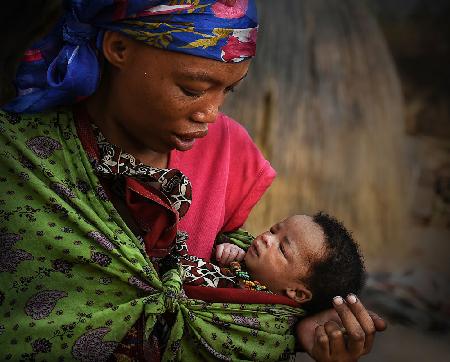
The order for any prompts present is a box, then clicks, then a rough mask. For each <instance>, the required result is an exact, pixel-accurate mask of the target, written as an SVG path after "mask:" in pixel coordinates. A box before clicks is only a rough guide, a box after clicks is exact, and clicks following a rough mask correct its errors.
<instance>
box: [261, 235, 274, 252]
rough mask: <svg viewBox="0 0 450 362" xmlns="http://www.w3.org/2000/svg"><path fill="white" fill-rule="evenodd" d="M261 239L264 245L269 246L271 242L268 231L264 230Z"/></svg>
mask: <svg viewBox="0 0 450 362" xmlns="http://www.w3.org/2000/svg"><path fill="white" fill-rule="evenodd" d="M262 240H263V241H264V244H266V247H268V248H269V247H270V246H271V245H272V243H273V240H272V234H271V233H270V232H265V233H264V234H263V236H262Z"/></svg>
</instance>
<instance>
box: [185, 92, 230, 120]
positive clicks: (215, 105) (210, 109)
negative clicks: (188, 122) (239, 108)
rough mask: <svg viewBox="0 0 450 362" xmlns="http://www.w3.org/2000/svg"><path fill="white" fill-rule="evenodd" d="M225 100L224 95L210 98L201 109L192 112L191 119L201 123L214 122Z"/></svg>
mask: <svg viewBox="0 0 450 362" xmlns="http://www.w3.org/2000/svg"><path fill="white" fill-rule="evenodd" d="M223 100H224V99H223V96H215V97H214V98H210V99H208V100H207V101H206V102H205V103H204V104H203V105H202V107H201V108H200V109H199V110H197V111H196V112H194V113H193V114H192V116H191V119H192V120H193V121H194V122H199V123H214V122H215V121H216V118H217V116H218V114H219V109H220V107H221V106H222V103H223Z"/></svg>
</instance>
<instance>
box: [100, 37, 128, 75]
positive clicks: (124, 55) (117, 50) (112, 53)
mask: <svg viewBox="0 0 450 362" xmlns="http://www.w3.org/2000/svg"><path fill="white" fill-rule="evenodd" d="M132 49H133V41H132V40H131V39H130V38H128V37H127V36H125V35H123V34H121V33H118V32H116V31H109V30H108V31H106V32H105V35H104V36H103V56H104V57H105V59H106V60H107V61H108V63H110V64H111V65H113V66H115V67H117V68H122V67H123V66H124V64H126V62H127V61H128V59H130V56H131V53H132Z"/></svg>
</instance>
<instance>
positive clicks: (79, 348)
mask: <svg viewBox="0 0 450 362" xmlns="http://www.w3.org/2000/svg"><path fill="white" fill-rule="evenodd" d="M0 140H1V149H0V165H1V166H0V360H2V361H5V360H13V361H18V360H38V361H44V360H47V361H57V360H66V361H67V360H79V361H106V360H108V358H109V357H110V355H111V353H112V352H113V351H114V350H115V348H116V346H117V344H118V342H120V341H121V340H122V339H123V337H124V336H125V335H126V333H127V331H128V330H129V329H130V328H131V327H132V326H133V324H134V323H135V322H136V321H137V319H138V318H139V317H140V316H141V315H142V314H144V316H145V319H146V334H147V336H148V335H149V334H150V332H151V331H152V328H153V326H154V324H155V321H156V316H157V315H159V314H163V313H165V312H171V313H173V315H174V320H175V322H174V324H173V327H172V329H171V332H170V337H169V341H168V345H167V348H166V351H165V353H164V355H163V360H164V361H172V360H183V361H197V360H233V361H238V360H257V361H262V360H265V361H273V360H284V359H288V358H289V354H290V353H292V351H293V349H294V338H293V336H292V335H291V334H290V333H291V332H292V330H291V328H292V326H293V323H294V322H295V319H296V317H298V316H301V315H302V313H303V312H302V310H301V309H297V308H291V307H288V306H283V305H264V304H243V305H240V304H226V305H224V304H223V303H207V302H204V301H200V300H193V299H188V298H186V297H185V296H184V293H183V292H182V282H181V278H180V273H179V270H178V269H171V270H169V271H168V272H166V274H164V275H163V276H162V277H159V276H158V274H157V272H156V271H155V269H154V267H153V265H152V263H151V262H150V260H149V258H148V256H147V254H146V253H145V251H144V247H143V246H142V245H141V243H140V242H139V240H138V239H137V238H136V237H135V235H134V234H133V233H132V232H131V231H130V229H129V228H128V227H127V225H126V224H125V223H124V221H123V220H122V219H121V217H120V216H119V214H118V213H117V211H116V210H115V208H114V206H113V205H112V204H111V202H110V201H109V200H108V198H107V197H106V195H105V192H104V190H103V189H102V186H101V184H100V182H99V180H98V178H97V176H96V175H95V173H94V171H93V168H92V166H91V163H90V161H89V159H88V157H87V155H86V153H85V152H84V150H83V148H82V145H81V143H80V140H79V139H78V137H77V133H76V129H75V126H74V122H73V118H72V113H71V112H70V111H65V110H61V111H59V112H53V113H48V114H34V115H16V114H5V113H3V112H2V113H0Z"/></svg>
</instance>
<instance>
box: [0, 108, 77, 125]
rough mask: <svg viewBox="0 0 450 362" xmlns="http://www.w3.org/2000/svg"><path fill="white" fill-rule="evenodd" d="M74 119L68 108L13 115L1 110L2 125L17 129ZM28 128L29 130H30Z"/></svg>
mask: <svg viewBox="0 0 450 362" xmlns="http://www.w3.org/2000/svg"><path fill="white" fill-rule="evenodd" d="M71 119H72V111H71V110H70V109H67V108H59V109H54V110H50V111H46V112H40V113H13V112H7V111H4V110H2V109H0V123H1V124H2V125H11V126H15V127H18V128H19V127H20V126H28V127H31V128H33V125H34V124H36V123H38V124H39V125H40V126H45V125H54V124H55V122H58V123H59V122H61V121H62V122H64V121H65V120H67V121H69V120H71ZM28 127H27V128H28Z"/></svg>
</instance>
